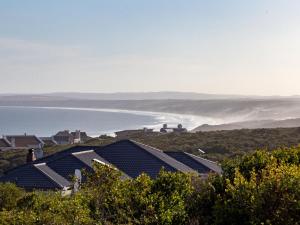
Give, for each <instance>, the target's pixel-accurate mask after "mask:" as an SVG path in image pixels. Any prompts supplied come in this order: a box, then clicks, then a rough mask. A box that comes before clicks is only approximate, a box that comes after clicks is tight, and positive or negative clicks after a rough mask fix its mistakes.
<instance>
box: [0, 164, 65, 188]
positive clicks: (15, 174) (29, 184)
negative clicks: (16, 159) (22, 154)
mask: <svg viewBox="0 0 300 225" xmlns="http://www.w3.org/2000/svg"><path fill="white" fill-rule="evenodd" d="M0 182H13V183H15V184H16V185H18V186H19V187H23V188H25V189H27V190H32V189H60V188H61V187H60V185H58V184H57V183H56V182H54V181H53V180H52V179H51V178H49V177H48V176H47V175H45V174H43V173H42V172H41V171H40V170H39V169H37V168H36V167H35V166H34V165H32V164H27V165H26V166H22V168H20V169H17V170H13V171H12V172H11V173H8V174H7V175H5V176H3V177H1V178H0Z"/></svg>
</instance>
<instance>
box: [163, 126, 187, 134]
mask: <svg viewBox="0 0 300 225" xmlns="http://www.w3.org/2000/svg"><path fill="white" fill-rule="evenodd" d="M160 132H161V133H178V134H180V133H186V132H187V129H186V128H183V126H182V124H178V126H177V127H168V124H164V125H163V127H162V128H161V129H160Z"/></svg>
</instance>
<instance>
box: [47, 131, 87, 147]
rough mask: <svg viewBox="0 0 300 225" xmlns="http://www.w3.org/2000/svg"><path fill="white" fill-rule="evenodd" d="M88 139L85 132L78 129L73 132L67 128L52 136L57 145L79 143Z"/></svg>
mask: <svg viewBox="0 0 300 225" xmlns="http://www.w3.org/2000/svg"><path fill="white" fill-rule="evenodd" d="M89 139H90V137H89V136H87V134H86V132H81V131H80V130H76V131H75V132H70V131H69V130H64V131H59V132H58V133H57V134H55V135H54V136H53V140H54V141H55V142H56V143H57V144H59V145H68V144H81V143H84V142H86V141H87V140H89Z"/></svg>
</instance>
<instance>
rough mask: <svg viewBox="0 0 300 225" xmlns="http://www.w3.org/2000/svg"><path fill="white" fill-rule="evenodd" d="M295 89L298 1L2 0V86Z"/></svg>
mask: <svg viewBox="0 0 300 225" xmlns="http://www.w3.org/2000/svg"><path fill="white" fill-rule="evenodd" d="M161 90H173V91H195V92H206V93H224V94H226V93H227V94H229V93H230V94H260V95H274V94H280V95H293V94H300V1H299V0H249V1H241V0H211V1H208V0H194V1H193V0H180V1H179V0H118V1H117V0H105V1H104V0H102V1H101V0H94V1H92V0H84V1H83V0H51V1H40V0H26V1H25V0H7V1H5V0H0V92H1V93H4V92H10V93H11V92H22V93H24V92H25V93H28V92H54V91H82V92H84V91H88V92H116V91H161Z"/></svg>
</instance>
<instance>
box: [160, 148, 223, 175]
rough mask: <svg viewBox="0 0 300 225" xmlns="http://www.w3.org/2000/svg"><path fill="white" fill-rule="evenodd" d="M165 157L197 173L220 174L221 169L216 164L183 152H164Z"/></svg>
mask: <svg viewBox="0 0 300 225" xmlns="http://www.w3.org/2000/svg"><path fill="white" fill-rule="evenodd" d="M165 153H166V154H167V155H169V156H171V157H173V158H174V159H176V160H177V161H179V162H182V163H184V164H185V165H188V166H189V167H191V168H193V169H194V170H196V171H197V172H198V173H202V174H203V173H209V172H216V173H221V168H220V166H219V165H218V164H216V163H214V162H212V161H209V160H207V159H203V158H201V157H198V156H195V155H191V154H188V153H185V152H169V151H166V152H165Z"/></svg>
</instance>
